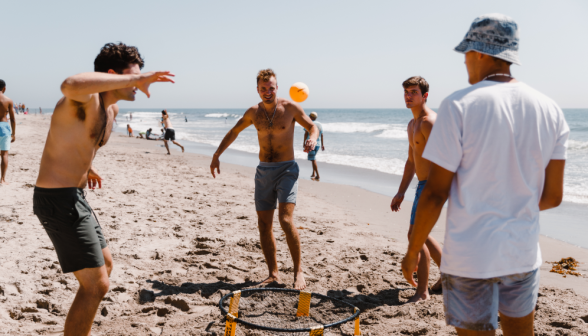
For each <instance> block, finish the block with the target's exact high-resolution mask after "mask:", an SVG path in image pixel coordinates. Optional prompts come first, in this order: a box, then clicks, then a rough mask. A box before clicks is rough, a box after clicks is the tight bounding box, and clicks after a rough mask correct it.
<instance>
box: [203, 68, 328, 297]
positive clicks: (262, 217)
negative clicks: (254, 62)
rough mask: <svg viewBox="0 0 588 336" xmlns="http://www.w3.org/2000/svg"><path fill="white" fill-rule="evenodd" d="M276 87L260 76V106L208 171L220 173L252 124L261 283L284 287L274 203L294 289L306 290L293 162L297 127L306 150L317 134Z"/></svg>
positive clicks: (272, 79) (264, 73)
mask: <svg viewBox="0 0 588 336" xmlns="http://www.w3.org/2000/svg"><path fill="white" fill-rule="evenodd" d="M277 91H278V82H277V78H276V74H275V73H274V72H273V70H271V69H266V70H261V71H259V73H258V74H257V93H258V94H259V96H260V97H261V102H260V103H259V104H257V105H255V106H252V107H250V108H249V109H248V110H247V111H246V112H245V114H244V115H243V117H242V118H241V119H239V121H238V122H237V124H236V125H235V126H234V127H233V128H232V129H231V130H230V131H229V132H228V133H227V135H226V136H225V137H224V139H223V141H222V142H221V143H220V145H219V146H218V149H217V150H216V152H215V153H214V155H213V157H212V162H211V163H210V172H211V174H212V176H213V177H215V178H216V175H215V170H216V171H217V172H218V173H219V174H220V161H219V157H220V156H221V155H222V153H223V152H224V151H225V150H226V149H227V148H228V147H229V146H230V145H231V144H232V143H233V141H235V139H237V136H238V135H239V133H241V132H242V131H243V130H244V129H246V128H247V127H249V126H251V125H254V126H255V128H256V129H257V138H258V141H259V161H260V163H259V166H257V171H256V174H255V210H256V211H257V220H258V227H259V235H260V242H261V249H262V251H263V255H264V256H265V261H266V263H267V267H268V270H269V276H268V278H267V279H266V280H264V281H262V282H261V283H260V284H263V285H267V284H270V283H280V275H279V274H278V262H277V257H276V239H275V238H274V233H273V230H272V227H273V220H274V212H275V209H276V202H279V203H280V205H279V210H278V220H279V222H280V226H281V227H282V230H284V233H285V234H286V241H287V243H288V248H289V249H290V254H291V255H292V261H293V263H294V288H295V289H299V290H302V289H304V288H306V281H305V280H304V274H303V271H302V262H301V250H300V237H299V235H298V230H297V229H296V226H295V225H294V222H293V214H294V208H295V206H296V195H297V193H298V174H299V170H298V164H297V163H296V161H294V129H295V127H294V126H295V122H298V123H299V124H300V125H301V126H302V127H304V128H305V129H307V130H309V131H310V138H309V139H308V140H306V141H305V146H304V151H305V152H309V151H311V150H313V149H314V148H315V147H316V141H317V138H318V135H319V131H318V127H316V126H315V125H314V124H313V123H312V121H311V120H310V118H309V117H308V116H307V115H306V114H305V113H304V110H303V109H302V107H301V106H300V105H298V104H297V103H293V102H291V101H289V100H286V99H280V98H278V97H277V93H278V92H277Z"/></svg>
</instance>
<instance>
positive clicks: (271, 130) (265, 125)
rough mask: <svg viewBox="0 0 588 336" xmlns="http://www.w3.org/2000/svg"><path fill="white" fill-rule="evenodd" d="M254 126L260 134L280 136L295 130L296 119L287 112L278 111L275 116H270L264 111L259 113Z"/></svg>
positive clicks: (256, 115)
mask: <svg viewBox="0 0 588 336" xmlns="http://www.w3.org/2000/svg"><path fill="white" fill-rule="evenodd" d="M253 125H254V126H255V128H256V129H257V132H258V133H264V134H265V133H267V134H280V133H286V132H289V131H291V130H292V129H293V128H294V117H293V116H292V115H290V114H289V113H287V112H286V111H276V114H275V115H268V114H267V113H264V111H263V110H262V111H259V110H258V111H257V113H256V114H255V117H254V119H253Z"/></svg>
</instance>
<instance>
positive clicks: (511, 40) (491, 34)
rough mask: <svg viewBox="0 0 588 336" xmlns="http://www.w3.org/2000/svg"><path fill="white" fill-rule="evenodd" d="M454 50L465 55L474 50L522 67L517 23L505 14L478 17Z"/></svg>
mask: <svg viewBox="0 0 588 336" xmlns="http://www.w3.org/2000/svg"><path fill="white" fill-rule="evenodd" d="M454 50H455V51H457V52H459V53H463V54H465V53H467V52H468V51H471V50H473V51H477V52H480V53H482V54H487V55H490V56H493V57H496V58H500V59H502V60H505V61H508V62H512V63H514V64H518V65H521V61H519V29H518V26H517V23H516V22H515V21H514V20H513V19H511V18H510V17H508V16H506V15H503V14H486V15H482V16H478V17H477V18H476V19H475V20H474V22H472V25H471V27H470V30H469V31H468V33H467V34H466V36H465V37H464V39H463V41H461V43H460V44H459V45H458V46H457V47H455V49H454Z"/></svg>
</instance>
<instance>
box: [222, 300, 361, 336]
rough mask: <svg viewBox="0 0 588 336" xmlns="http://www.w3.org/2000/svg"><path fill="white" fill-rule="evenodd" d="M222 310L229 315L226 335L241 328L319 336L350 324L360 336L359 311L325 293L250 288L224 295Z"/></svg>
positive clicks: (233, 333) (281, 333) (232, 333)
mask: <svg viewBox="0 0 588 336" xmlns="http://www.w3.org/2000/svg"><path fill="white" fill-rule="evenodd" d="M219 308H220V310H221V312H222V314H223V315H226V326H225V336H234V335H235V332H236V330H237V327H238V325H243V326H245V328H248V329H257V330H265V331H268V332H270V334H278V335H310V336H319V335H324V331H325V329H327V328H333V327H336V326H340V325H342V324H343V323H347V322H350V321H353V323H354V330H355V332H354V335H360V330H359V313H360V311H359V308H357V307H355V306H353V305H352V304H349V303H347V302H344V301H341V300H338V299H335V298H332V297H329V296H326V295H322V294H316V293H310V292H304V291H299V290H295V289H285V288H251V289H245V290H242V291H235V292H232V293H229V294H227V295H225V296H224V297H223V298H222V299H221V300H220V302H219Z"/></svg>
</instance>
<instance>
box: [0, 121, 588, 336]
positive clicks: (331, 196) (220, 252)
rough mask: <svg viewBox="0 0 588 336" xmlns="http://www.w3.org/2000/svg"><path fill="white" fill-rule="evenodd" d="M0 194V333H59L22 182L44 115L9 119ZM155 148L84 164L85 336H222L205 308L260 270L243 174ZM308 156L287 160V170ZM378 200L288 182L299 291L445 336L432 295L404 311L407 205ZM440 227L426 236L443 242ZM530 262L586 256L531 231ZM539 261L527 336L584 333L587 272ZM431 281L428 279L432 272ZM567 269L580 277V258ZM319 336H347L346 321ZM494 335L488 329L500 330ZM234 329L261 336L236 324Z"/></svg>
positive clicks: (375, 325)
mask: <svg viewBox="0 0 588 336" xmlns="http://www.w3.org/2000/svg"><path fill="white" fill-rule="evenodd" d="M17 117H19V118H18V127H19V129H18V131H19V132H18V138H17V142H16V143H14V144H13V147H12V150H11V154H14V155H11V156H10V159H11V161H10V168H9V169H10V170H9V175H8V179H9V181H11V182H12V184H11V185H10V186H7V187H0V243H1V244H0V265H2V272H1V273H0V325H2V328H1V333H5V334H8V335H52V334H53V335H58V334H59V331H60V330H63V323H64V320H65V316H66V314H67V310H68V307H69V305H70V304H71V302H72V300H73V297H74V295H75V292H76V290H77V288H78V286H77V282H76V281H75V278H74V276H73V275H72V274H63V273H62V272H61V269H60V267H59V263H58V262H57V256H56V255H55V251H54V250H53V247H52V244H51V242H50V240H49V238H48V237H47V235H46V233H45V232H44V230H43V229H42V227H41V226H40V224H39V222H38V220H37V218H36V217H35V216H34V215H33V213H32V192H33V189H32V187H33V185H34V183H35V180H36V176H37V174H38V167H39V161H40V155H41V152H42V149H43V143H44V140H45V136H46V133H47V129H48V121H49V117H44V118H43V117H40V116H36V117H35V116H22V115H21V116H17ZM162 145H163V144H162V142H155V141H146V140H139V139H135V138H128V137H125V136H124V135H121V134H113V136H112V137H111V139H110V141H109V143H108V145H107V146H105V147H104V148H103V149H101V150H100V151H99V152H98V155H97V157H96V160H95V166H96V167H97V169H98V170H99V172H100V173H101V175H102V177H103V178H104V183H103V189H100V190H96V191H88V195H87V198H88V202H89V203H90V205H92V207H93V208H94V210H95V211H96V214H97V215H98V218H99V220H100V223H101V225H102V228H103V230H104V234H105V236H106V238H107V239H108V241H109V246H110V249H111V251H112V253H113V258H114V271H113V274H112V278H111V286H110V291H109V293H108V294H107V296H106V298H105V299H104V300H103V302H102V304H101V306H100V309H99V311H98V314H97V315H96V320H95V323H94V327H93V335H222V334H224V332H223V331H224V319H223V316H222V315H221V314H220V311H219V309H218V306H217V304H218V301H219V300H220V298H221V297H222V296H223V295H224V294H227V293H229V292H230V291H233V290H237V289H243V288H247V287H253V286H255V282H256V281H259V280H261V279H263V278H264V277H265V276H266V272H267V270H266V267H265V264H264V262H263V256H262V253H261V249H260V246H259V239H258V232H257V225H256V224H257V223H256V214H255V209H254V205H253V175H254V169H253V168H251V167H246V166H240V165H232V164H226V163H223V164H222V166H221V175H220V176H219V177H217V179H213V178H212V177H211V176H210V173H209V169H208V165H209V163H210V158H209V157H207V156H204V155H198V154H190V153H185V154H182V153H180V152H179V151H178V150H176V149H175V148H174V149H172V155H171V156H166V155H165V153H166V151H165V148H163V147H161V146H162ZM304 164H307V162H300V165H304ZM389 203H390V197H388V196H384V195H381V194H377V193H374V192H369V191H366V190H364V189H361V188H358V187H353V186H347V185H339V184H330V183H325V182H320V183H316V182H311V181H308V180H301V181H300V187H299V197H298V204H297V208H296V212H295V216H294V219H295V223H296V226H297V227H301V229H300V230H299V231H300V235H301V239H302V244H303V262H304V269H305V272H306V274H307V282H308V285H309V290H310V291H312V292H316V293H321V294H327V295H330V296H333V297H337V298H340V299H343V300H346V301H348V302H350V303H351V304H353V305H355V306H357V307H359V308H360V309H362V311H363V312H362V315H361V321H362V331H363V334H365V335H446V334H453V330H452V328H450V327H447V326H445V321H444V314H443V303H442V295H440V294H439V293H433V295H432V296H431V299H430V300H429V301H427V302H422V303H417V304H407V305H403V303H405V302H406V301H407V299H408V298H409V297H411V296H412V295H413V294H414V289H413V288H411V287H410V286H409V285H408V284H407V283H406V281H404V280H403V277H402V275H401V272H400V266H399V265H400V261H401V260H402V254H403V253H404V251H405V248H406V245H407V243H406V232H407V226H408V218H409V215H410V206H411V204H410V202H406V203H405V204H403V207H402V211H401V212H400V213H396V214H393V213H391V211H390V210H389ZM274 232H275V235H276V239H277V241H278V242H277V244H278V260H279V266H280V271H281V274H282V278H283V281H284V282H285V283H286V284H287V285H288V286H289V287H291V284H292V280H293V277H292V261H291V259H290V256H289V252H288V249H287V246H286V242H285V239H284V236H283V234H282V232H281V229H280V227H279V224H278V223H277V220H276V222H275V225H274ZM443 232H444V221H440V222H439V223H438V224H437V226H436V227H435V229H434V233H433V235H434V236H435V237H436V238H438V239H439V240H441V241H442V238H443ZM540 243H541V247H542V251H543V259H544V260H547V261H555V260H559V259H561V258H563V257H570V256H571V257H574V258H576V259H578V260H579V261H583V262H586V261H588V250H586V249H581V248H578V247H574V246H572V245H569V244H566V243H563V242H560V241H556V240H553V239H550V238H547V237H541V242H540ZM549 269H550V265H547V264H544V266H542V267H541V284H542V288H541V290H540V297H539V302H538V305H537V309H538V310H537V318H536V326H537V327H536V334H537V335H557V334H561V335H588V302H587V299H586V298H587V297H588V286H587V285H588V277H586V276H583V277H573V276H568V277H567V278H563V277H562V276H561V275H558V274H554V273H549V272H548V270H549ZM431 270H432V275H431V279H430V284H431V285H432V284H433V283H434V282H435V281H436V279H437V277H438V276H439V272H438V269H437V267H436V266H432V267H431ZM580 272H582V273H588V264H586V263H584V264H581V269H580ZM325 334H327V335H352V334H353V333H352V324H351V323H348V324H345V325H343V326H342V327H340V328H335V329H333V330H329V331H328V332H326V333H325ZM499 334H500V333H499ZM237 335H269V333H264V332H260V331H256V330H250V329H247V328H244V327H239V329H238V332H237Z"/></svg>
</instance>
